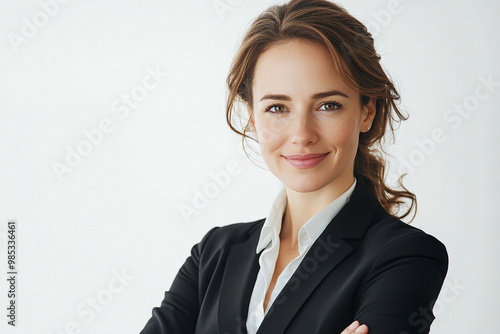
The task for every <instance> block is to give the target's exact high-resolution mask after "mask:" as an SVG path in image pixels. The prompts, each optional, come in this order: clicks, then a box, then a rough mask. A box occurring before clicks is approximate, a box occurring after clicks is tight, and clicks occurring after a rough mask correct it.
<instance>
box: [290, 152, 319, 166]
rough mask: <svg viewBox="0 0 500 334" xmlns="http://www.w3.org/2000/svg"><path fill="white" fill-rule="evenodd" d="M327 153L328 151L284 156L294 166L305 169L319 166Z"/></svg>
mask: <svg viewBox="0 0 500 334" xmlns="http://www.w3.org/2000/svg"><path fill="white" fill-rule="evenodd" d="M327 155H328V153H313V154H291V155H284V156H283V158H285V159H286V160H287V161H288V162H289V163H290V164H291V165H292V166H293V167H296V168H301V169H304V168H312V167H315V166H317V165H318V164H319V163H320V162H321V161H323V159H324V158H325V157H326V156H327Z"/></svg>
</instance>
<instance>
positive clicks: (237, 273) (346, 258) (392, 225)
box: [141, 178, 448, 334]
mask: <svg viewBox="0 0 500 334" xmlns="http://www.w3.org/2000/svg"><path fill="white" fill-rule="evenodd" d="M263 222H264V219H261V220H257V221H254V222H251V223H239V224H232V225H228V226H224V227H215V228H213V229H212V230H210V231H209V232H208V233H207V234H206V235H205V237H204V238H203V239H202V240H201V242H200V243H198V244H197V245H195V246H194V247H193V248H192V251H191V256H190V257H188V258H187V260H186V262H185V263H184V265H183V266H182V267H181V269H180V270H179V273H178V274H177V276H176V278H175V279H174V282H173V284H172V286H171V288H170V290H169V291H167V292H166V293H165V298H164V300H163V302H162V303H161V306H160V307H155V308H154V309H153V315H152V317H151V319H150V320H149V322H148V323H147V324H146V327H145V328H144V329H143V330H142V332H141V334H167V333H168V334H173V333H175V334H179V333H203V334H212V333H214V334H215V333H220V334H233V333H246V327H245V323H246V318H247V313H248V305H249V302H250V296H251V293H252V290H253V286H254V282H255V280H256V277H257V273H258V270H259V263H258V259H259V255H257V254H256V253H255V250H256V246H257V242H258V240H259V235H260V231H261V228H262V225H263ZM447 269H448V255H447V252H446V249H445V247H444V245H443V244H442V243H441V242H439V241H438V240H437V239H436V238H434V237H432V236H431V235H428V234H425V233H424V232H422V231H421V230H419V229H417V228H414V227H412V226H409V225H407V224H405V223H403V222H401V221H400V220H399V219H397V218H395V217H393V216H391V215H389V214H388V213H387V212H386V211H385V210H384V209H383V208H382V207H381V206H380V204H379V203H378V201H377V200H376V199H375V198H374V197H373V196H372V195H371V194H370V192H369V191H368V188H367V186H366V184H365V182H364V181H363V180H362V179H361V178H358V182H357V184H356V188H355V189H354V192H353V194H352V196H351V199H350V201H349V202H348V203H347V204H346V205H345V206H344V208H343V209H342V210H341V211H340V212H339V213H338V214H337V215H336V216H335V218H333V220H332V221H331V222H330V223H329V225H328V226H327V228H326V229H325V231H324V232H323V233H322V234H321V235H320V237H319V238H318V240H316V242H315V243H314V244H313V245H312V247H311V249H310V250H309V252H308V253H307V254H306V257H305V258H304V260H303V261H302V262H301V264H300V266H299V268H298V269H297V271H296V272H295V273H294V274H293V276H292V277H291V279H290V281H289V282H288V283H287V284H286V286H285V287H284V288H283V290H282V291H281V293H280V294H279V296H278V297H277V298H276V300H275V302H274V304H273V305H272V306H271V308H270V309H269V312H268V314H267V315H266V316H265V318H264V320H263V322H262V324H261V326H260V328H259V331H258V334H264V333H266V334H267V333H272V334H280V333H289V334H312V333H328V334H340V333H341V332H342V330H343V329H344V328H345V327H346V326H348V325H349V324H350V323H351V322H352V321H354V320H359V321H360V322H361V323H364V324H366V325H367V326H368V327H369V334H408V333H418V334H422V333H428V331H429V327H430V324H431V322H432V321H433V319H434V316H433V314H432V307H433V306H434V303H435V301H436V298H437V296H438V294H439V291H440V289H441V286H442V284H443V280H444V278H445V275H446V272H447Z"/></svg>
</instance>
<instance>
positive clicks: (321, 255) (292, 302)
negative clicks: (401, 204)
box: [231, 178, 381, 334]
mask: <svg viewBox="0 0 500 334" xmlns="http://www.w3.org/2000/svg"><path fill="white" fill-rule="evenodd" d="M379 208H381V207H380V205H379V203H378V201H377V200H376V199H375V198H374V197H372V196H371V194H370V193H369V191H368V188H367V186H366V184H365V183H364V182H363V180H362V179H361V178H358V180H357V184H356V188H355V190H354V192H353V194H352V196H351V199H350V201H349V202H348V203H347V204H346V205H345V206H344V208H342V210H341V211H340V212H339V213H338V214H337V215H336V216H335V217H334V218H333V219H332V221H331V222H330V223H329V224H328V226H327V227H326V229H325V231H323V233H322V234H321V235H320V236H319V238H318V239H317V240H316V242H315V243H314V244H313V245H312V246H311V248H310V250H309V251H308V252H307V254H306V256H305V258H304V259H303V260H302V262H301V263H300V265H299V267H298V268H297V270H296V271H295V272H294V274H293V275H292V277H291V278H290V280H289V281H288V283H287V284H286V285H285V287H284V288H283V290H282V291H281V292H280V294H279V295H278V297H277V298H276V300H275V301H274V303H273V305H272V306H271V308H270V309H269V311H268V313H267V314H266V316H265V317H264V320H263V322H262V324H261V325H260V327H259V330H258V331H257V334H260V333H284V332H285V330H286V328H287V327H288V325H289V324H290V322H291V321H292V319H293V318H294V317H295V315H296V313H297V312H298V311H299V310H300V308H301V307H302V305H303V304H304V302H305V301H306V300H307V298H308V297H309V296H310V295H311V293H313V291H314V289H315V288H316V287H317V286H318V285H319V284H320V283H321V281H322V280H323V279H324V278H325V276H326V275H328V273H329V272H330V271H332V270H333V269H334V268H335V267H336V266H337V265H338V264H339V263H340V262H342V261H343V260H344V259H345V258H346V257H347V256H348V255H349V254H350V253H351V252H352V251H353V246H351V245H350V244H349V243H348V242H346V241H345V240H344V239H361V238H362V237H363V235H364V233H365V231H366V230H367V229H368V227H369V225H370V222H371V221H372V219H373V216H374V214H375V213H376V211H377V209H379ZM231 333H232V332H231Z"/></svg>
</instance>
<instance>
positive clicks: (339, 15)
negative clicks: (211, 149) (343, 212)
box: [226, 0, 417, 220]
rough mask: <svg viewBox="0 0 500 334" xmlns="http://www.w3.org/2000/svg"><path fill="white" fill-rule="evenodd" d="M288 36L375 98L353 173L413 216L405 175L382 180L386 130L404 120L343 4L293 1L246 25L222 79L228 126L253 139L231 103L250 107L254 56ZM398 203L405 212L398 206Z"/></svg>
mask: <svg viewBox="0 0 500 334" xmlns="http://www.w3.org/2000/svg"><path fill="white" fill-rule="evenodd" d="M292 39H302V40H307V41H311V42H314V43H318V44H320V45H322V46H324V47H326V49H328V51H329V53H330V54H331V56H332V60H333V61H334V64H335V66H336V68H337V71H338V72H339V74H340V76H341V78H342V79H343V80H344V81H345V82H346V83H347V84H348V85H349V86H351V87H352V88H353V89H355V90H357V91H358V92H359V94H360V96H361V104H362V105H366V104H367V103H368V102H369V101H370V99H373V100H374V101H375V108H376V114H375V118H374V120H373V124H372V127H371V129H370V130H369V131H368V132H364V133H360V135H359V145H358V150H357V153H356V158H355V161H354V175H355V176H356V177H362V178H363V179H364V180H365V182H366V184H367V185H368V187H369V189H370V191H371V192H372V194H373V195H374V196H375V197H376V198H377V199H378V201H379V202H380V204H381V205H382V207H383V208H384V209H385V210H386V211H387V212H389V213H391V214H394V215H396V216H397V217H399V218H404V217H406V216H408V215H409V214H410V213H411V212H412V211H413V210H414V215H413V217H412V220H413V218H414V217H415V214H416V209H417V200H416V196H415V194H413V193H412V192H410V191H409V190H408V189H406V188H405V187H404V186H403V183H402V178H403V177H404V175H402V176H401V177H400V178H399V181H398V182H399V189H393V188H391V187H389V186H388V185H387V184H386V181H385V177H386V160H385V155H386V152H385V151H384V149H383V146H382V143H383V139H384V137H385V135H386V130H389V132H390V133H391V134H392V135H394V130H395V126H396V124H397V123H399V122H400V121H403V120H406V119H407V116H405V115H403V113H402V112H401V111H400V110H399V109H398V106H397V103H396V102H398V101H399V99H400V97H399V94H398V92H397V91H396V88H395V86H394V84H393V83H392V81H391V80H390V79H389V77H388V76H387V75H386V73H385V72H384V70H383V69H382V66H381V64H380V59H381V57H380V56H379V55H378V54H377V52H376V51H375V47H374V40H373V37H372V35H371V33H370V32H368V30H367V29H366V27H365V26H364V25H363V24H362V23H361V22H359V21H358V20H357V19H355V18H354V17H353V16H351V15H350V14H349V13H348V12H347V11H346V10H345V9H344V8H342V7H340V6H339V5H336V4H334V3H332V2H329V1H326V0H292V1H290V2H288V3H286V4H283V5H277V6H272V7H270V8H269V9H268V10H266V11H265V12H263V13H262V14H261V15H260V16H259V17H258V18H257V19H256V20H255V21H254V22H253V24H252V25H251V26H250V28H249V30H248V31H247V33H246V35H245V36H244V38H243V40H242V42H241V45H240V47H239V49H238V51H237V53H236V56H235V58H234V60H233V63H232V65H231V69H230V72H229V75H228V77H227V86H228V90H229V92H228V99H227V105H226V120H227V123H228V124H229V126H230V128H231V129H232V130H233V131H235V132H236V133H238V134H240V135H241V136H242V143H243V149H245V139H246V138H249V139H252V140H255V139H254V138H252V137H250V136H248V135H247V133H248V132H250V131H251V127H250V119H251V117H250V119H249V120H248V122H247V123H246V125H245V126H244V127H243V129H242V130H239V129H237V127H236V126H235V125H234V124H233V119H234V118H235V117H234V113H237V111H236V104H237V103H238V102H242V103H246V104H247V105H249V106H250V108H251V109H252V107H253V103H252V100H253V97H252V83H253V76H254V70H255V66H256V63H257V60H258V58H259V56H260V55H261V54H262V53H263V52H264V51H266V50H267V49H269V48H270V47H271V46H273V45H275V44H276V43H280V42H286V41H287V40H292ZM240 116H241V115H240ZM245 153H246V151H245ZM247 156H248V154H247ZM408 202H409V204H408ZM402 204H405V206H406V210H402ZM400 211H403V212H402V213H400Z"/></svg>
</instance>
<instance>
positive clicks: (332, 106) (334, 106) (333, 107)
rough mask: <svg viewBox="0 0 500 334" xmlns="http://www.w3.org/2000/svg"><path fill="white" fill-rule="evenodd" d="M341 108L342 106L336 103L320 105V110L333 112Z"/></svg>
mask: <svg viewBox="0 0 500 334" xmlns="http://www.w3.org/2000/svg"><path fill="white" fill-rule="evenodd" d="M341 107H342V106H341V105H340V104H339V103H337V102H327V103H323V105H321V107H320V110H325V111H335V110H338V109H340V108H341Z"/></svg>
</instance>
